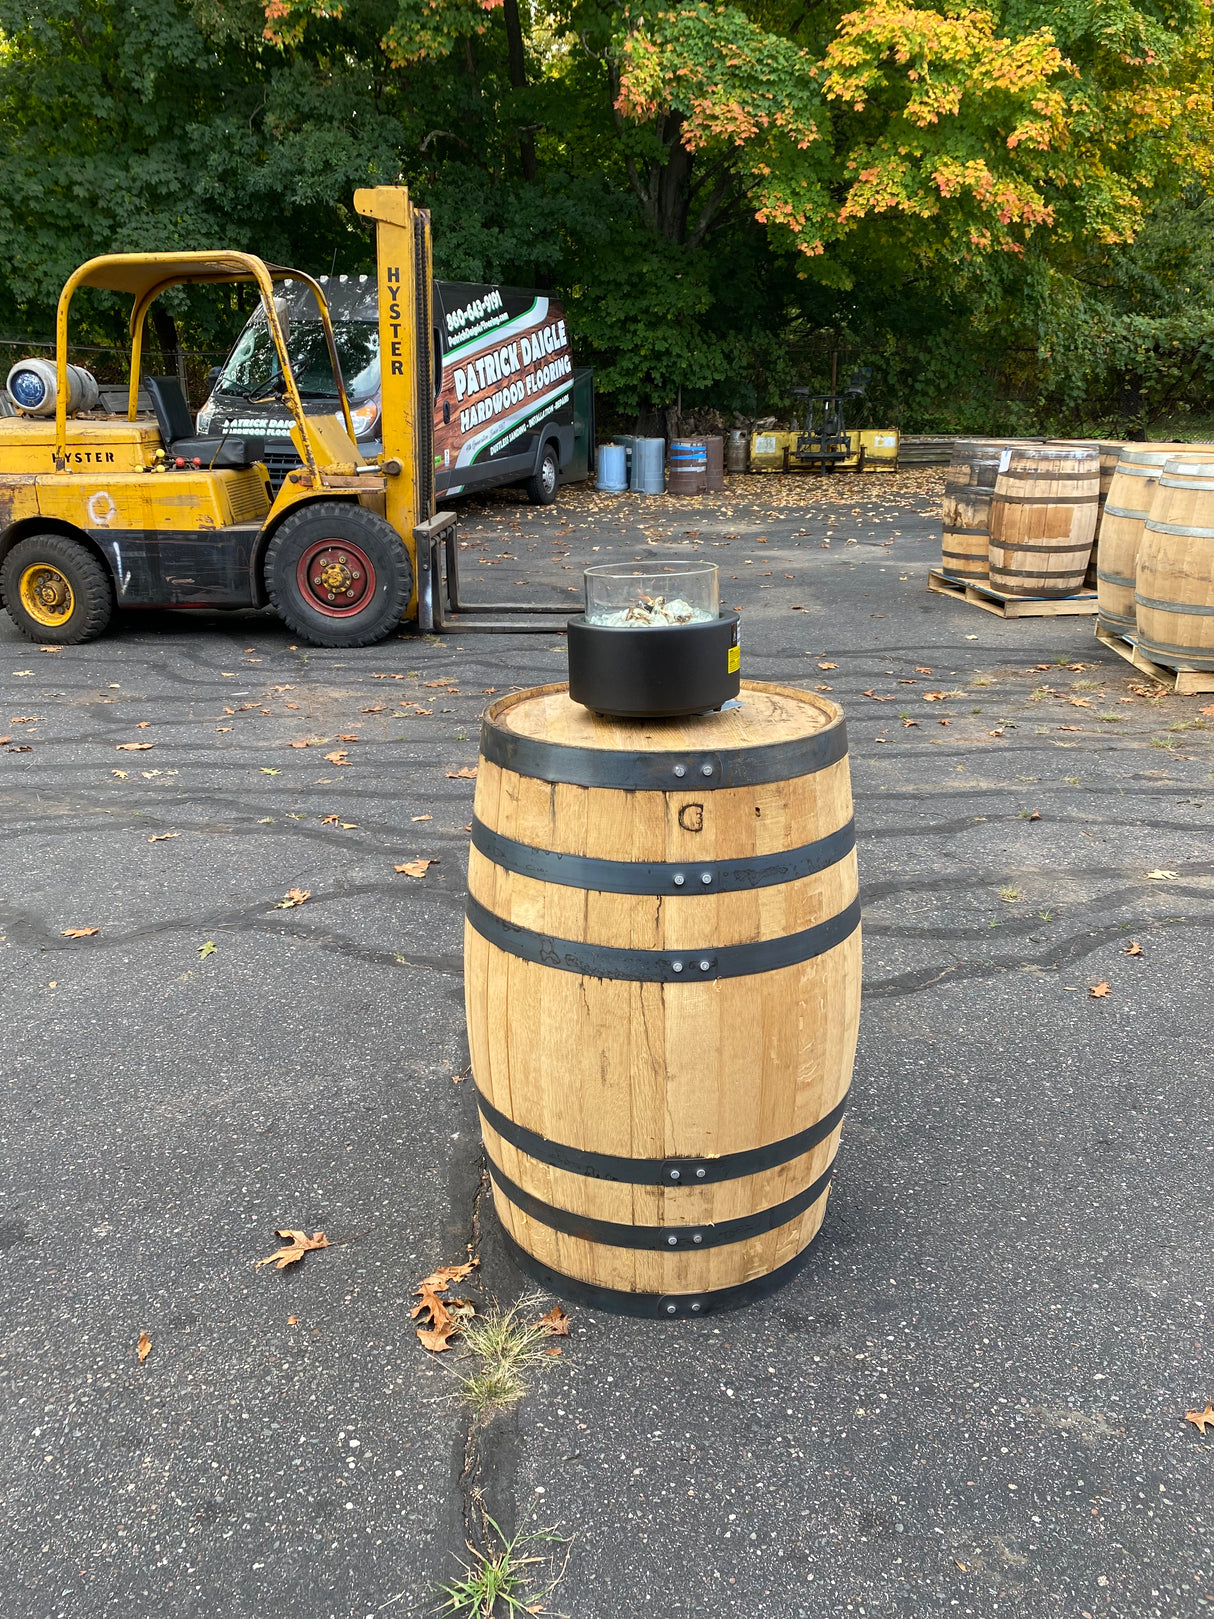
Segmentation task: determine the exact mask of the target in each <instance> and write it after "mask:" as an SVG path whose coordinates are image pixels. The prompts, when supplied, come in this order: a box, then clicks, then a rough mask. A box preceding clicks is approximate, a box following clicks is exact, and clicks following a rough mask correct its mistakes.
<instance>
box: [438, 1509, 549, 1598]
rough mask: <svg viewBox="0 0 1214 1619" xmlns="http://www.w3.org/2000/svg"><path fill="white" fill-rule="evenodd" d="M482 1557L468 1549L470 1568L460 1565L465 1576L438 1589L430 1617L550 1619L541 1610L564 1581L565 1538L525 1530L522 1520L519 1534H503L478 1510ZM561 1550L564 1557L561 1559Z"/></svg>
mask: <svg viewBox="0 0 1214 1619" xmlns="http://www.w3.org/2000/svg"><path fill="white" fill-rule="evenodd" d="M480 1516H481V1527H482V1532H483V1538H484V1540H485V1543H486V1549H485V1550H484V1551H480V1550H478V1548H477V1547H475V1546H474V1545H473V1544H472V1542H471V1541H469V1542H468V1543H467V1545H468V1550H469V1552H471V1554H472V1562H471V1563H465V1562H463V1560H462V1559H461V1567H462V1568H463V1571H464V1572H463V1574H462V1576H461V1577H460V1578H459V1579H456V1580H452V1581H450V1583H449V1584H447V1585H444V1586H443V1587H442V1589H441V1593H440V1594H441V1598H442V1601H441V1603H440V1605H439V1607H438V1608H437V1609H435V1610H434V1611H435V1612H436V1613H440V1614H447V1615H449V1616H450V1619H507V1616H509V1615H513V1614H522V1613H539V1614H551V1613H552V1609H550V1608H547V1607H545V1606H544V1604H545V1603H546V1602H547V1600H548V1598H549V1597H550V1596H551V1595H552V1593H553V1592H554V1591H555V1590H556V1588H557V1586H558V1585H559V1584H560V1583H561V1581H562V1579H564V1577H565V1565H566V1563H567V1562H568V1559H569V1552H568V1546H569V1537H568V1536H564V1535H560V1534H558V1533H557V1531H556V1530H555V1529H554V1528H549V1529H528V1528H527V1521H526V1516H524V1519H523V1523H522V1525H521V1527H520V1528H519V1529H518V1531H517V1532H516V1533H515V1534H514V1535H511V1536H506V1535H505V1534H503V1532H502V1530H501V1528H500V1526H499V1525H498V1522H497V1520H496V1519H495V1518H491V1517H490V1516H489V1514H488V1513H487V1512H486V1511H485V1509H484V1506H483V1505H482V1506H481V1508H480ZM560 1547H565V1548H566V1550H565V1554H564V1556H563V1557H561V1558H560V1563H559V1566H558V1563H557V1559H558V1557H560V1551H559V1548H560Z"/></svg>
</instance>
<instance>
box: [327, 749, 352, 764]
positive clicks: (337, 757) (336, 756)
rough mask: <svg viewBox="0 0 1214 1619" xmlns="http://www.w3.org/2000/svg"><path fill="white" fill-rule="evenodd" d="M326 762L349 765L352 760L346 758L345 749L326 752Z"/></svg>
mask: <svg viewBox="0 0 1214 1619" xmlns="http://www.w3.org/2000/svg"><path fill="white" fill-rule="evenodd" d="M325 762H326V763H327V764H331V765H348V764H349V763H350V761H349V760H348V759H347V758H346V755H345V750H344V749H342V750H340V751H339V752H337V753H326V754H325Z"/></svg>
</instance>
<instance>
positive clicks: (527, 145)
mask: <svg viewBox="0 0 1214 1619" xmlns="http://www.w3.org/2000/svg"><path fill="white" fill-rule="evenodd" d="M502 19H503V21H504V22H505V24H506V50H507V67H508V70H509V73H510V83H511V84H512V85H513V86H514V88H515V89H516V90H525V89H526V88H527V56H526V53H525V51H524V49H523V25H522V21H521V19H520V17H519V10H518V0H503V4H502ZM518 151H519V157H520V159H521V160H522V165H523V179H524V180H534V179H535V169H536V163H535V140H534V138H533V137H532V136H531V135H529V134H528V135H524V134H521V133H520V135H519V138H518Z"/></svg>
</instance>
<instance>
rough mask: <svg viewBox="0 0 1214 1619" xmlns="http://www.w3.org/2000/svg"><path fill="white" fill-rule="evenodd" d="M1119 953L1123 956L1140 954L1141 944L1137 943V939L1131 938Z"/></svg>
mask: <svg viewBox="0 0 1214 1619" xmlns="http://www.w3.org/2000/svg"><path fill="white" fill-rule="evenodd" d="M1121 953H1122V955H1123V956H1140V955H1141V954H1142V946H1141V945H1140V944H1139V942H1138V940H1137V939H1131V940H1130V942H1129V944H1127V945H1126V946H1125V948H1124V949H1123V950H1122V952H1121Z"/></svg>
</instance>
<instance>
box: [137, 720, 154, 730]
mask: <svg viewBox="0 0 1214 1619" xmlns="http://www.w3.org/2000/svg"><path fill="white" fill-rule="evenodd" d="M151 724H152V722H151V720H140V721H139V724H138V725H137V726H136V727H135V729H136V730H137V731H146V730H149V729H150V727H151Z"/></svg>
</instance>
